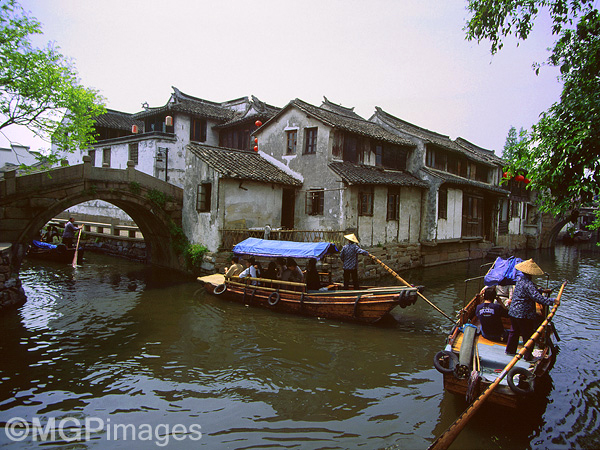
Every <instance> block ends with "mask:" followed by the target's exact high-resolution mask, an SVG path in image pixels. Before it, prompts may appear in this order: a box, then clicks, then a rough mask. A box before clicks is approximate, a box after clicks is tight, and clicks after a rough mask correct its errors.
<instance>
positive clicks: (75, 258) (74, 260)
mask: <svg viewBox="0 0 600 450" xmlns="http://www.w3.org/2000/svg"><path fill="white" fill-rule="evenodd" d="M80 237H81V229H80V230H79V234H78V235H77V245H76V246H75V255H74V256H73V268H75V267H77V253H78V252H79V238H80Z"/></svg>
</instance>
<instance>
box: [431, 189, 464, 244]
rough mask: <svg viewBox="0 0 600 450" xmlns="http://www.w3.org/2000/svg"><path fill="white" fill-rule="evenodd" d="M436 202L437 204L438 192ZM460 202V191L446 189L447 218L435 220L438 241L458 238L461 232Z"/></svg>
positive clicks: (461, 198)
mask: <svg viewBox="0 0 600 450" xmlns="http://www.w3.org/2000/svg"><path fill="white" fill-rule="evenodd" d="M437 202H439V191H438V194H437ZM462 202H463V193H462V191H461V190H459V189H451V188H448V218H447V219H438V220H437V239H438V240H443V239H459V238H460V236H461V230H462ZM436 211H437V209H436Z"/></svg>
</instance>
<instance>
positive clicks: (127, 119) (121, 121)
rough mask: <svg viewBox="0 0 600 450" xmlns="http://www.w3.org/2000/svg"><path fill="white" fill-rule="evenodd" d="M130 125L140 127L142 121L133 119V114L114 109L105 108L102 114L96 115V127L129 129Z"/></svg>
mask: <svg viewBox="0 0 600 450" xmlns="http://www.w3.org/2000/svg"><path fill="white" fill-rule="evenodd" d="M132 125H137V126H139V127H142V126H143V123H142V122H141V121H139V120H136V119H134V117H133V114H129V113H125V112H121V111H116V110H114V109H107V110H106V112H105V113H104V114H101V115H99V116H98V117H96V126H97V127H106V128H112V129H116V130H131V126H132ZM140 129H141V128H140Z"/></svg>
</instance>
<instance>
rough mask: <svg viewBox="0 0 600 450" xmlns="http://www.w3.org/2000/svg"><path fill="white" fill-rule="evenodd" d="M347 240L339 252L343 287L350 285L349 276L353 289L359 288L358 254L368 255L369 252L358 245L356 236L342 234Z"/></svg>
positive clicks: (346, 287)
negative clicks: (342, 271)
mask: <svg viewBox="0 0 600 450" xmlns="http://www.w3.org/2000/svg"><path fill="white" fill-rule="evenodd" d="M344 238H346V239H347V240H348V242H347V243H346V245H344V248H342V251H341V252H340V259H341V260H342V264H343V268H344V289H348V286H349V285H350V277H352V282H353V284H354V289H359V282H358V255H359V254H361V255H368V254H369V252H367V251H366V250H363V249H362V248H360V247H359V246H358V244H359V242H358V238H357V237H356V236H355V235H354V233H352V234H347V235H345V236H344Z"/></svg>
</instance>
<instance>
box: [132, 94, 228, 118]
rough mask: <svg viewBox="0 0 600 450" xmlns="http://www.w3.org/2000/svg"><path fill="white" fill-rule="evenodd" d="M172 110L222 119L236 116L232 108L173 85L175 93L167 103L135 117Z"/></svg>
mask: <svg viewBox="0 0 600 450" xmlns="http://www.w3.org/2000/svg"><path fill="white" fill-rule="evenodd" d="M170 111H176V112H183V113H189V114H193V115H195V116H200V117H206V118H210V119H216V120H220V121H227V120H231V119H232V118H233V117H234V112H233V111H232V110H231V109H228V108H225V107H223V106H221V104H220V103H215V102H211V101H208V100H204V99H201V98H197V97H192V96H191V95H188V94H184V93H183V92H181V91H180V90H179V89H177V88H176V87H173V94H172V95H171V98H170V99H169V101H168V102H167V104H166V105H164V106H159V107H158V108H148V109H146V110H145V111H141V112H139V113H137V114H135V118H136V119H142V118H144V117H148V116H152V115H154V114H158V113H163V112H170Z"/></svg>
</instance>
